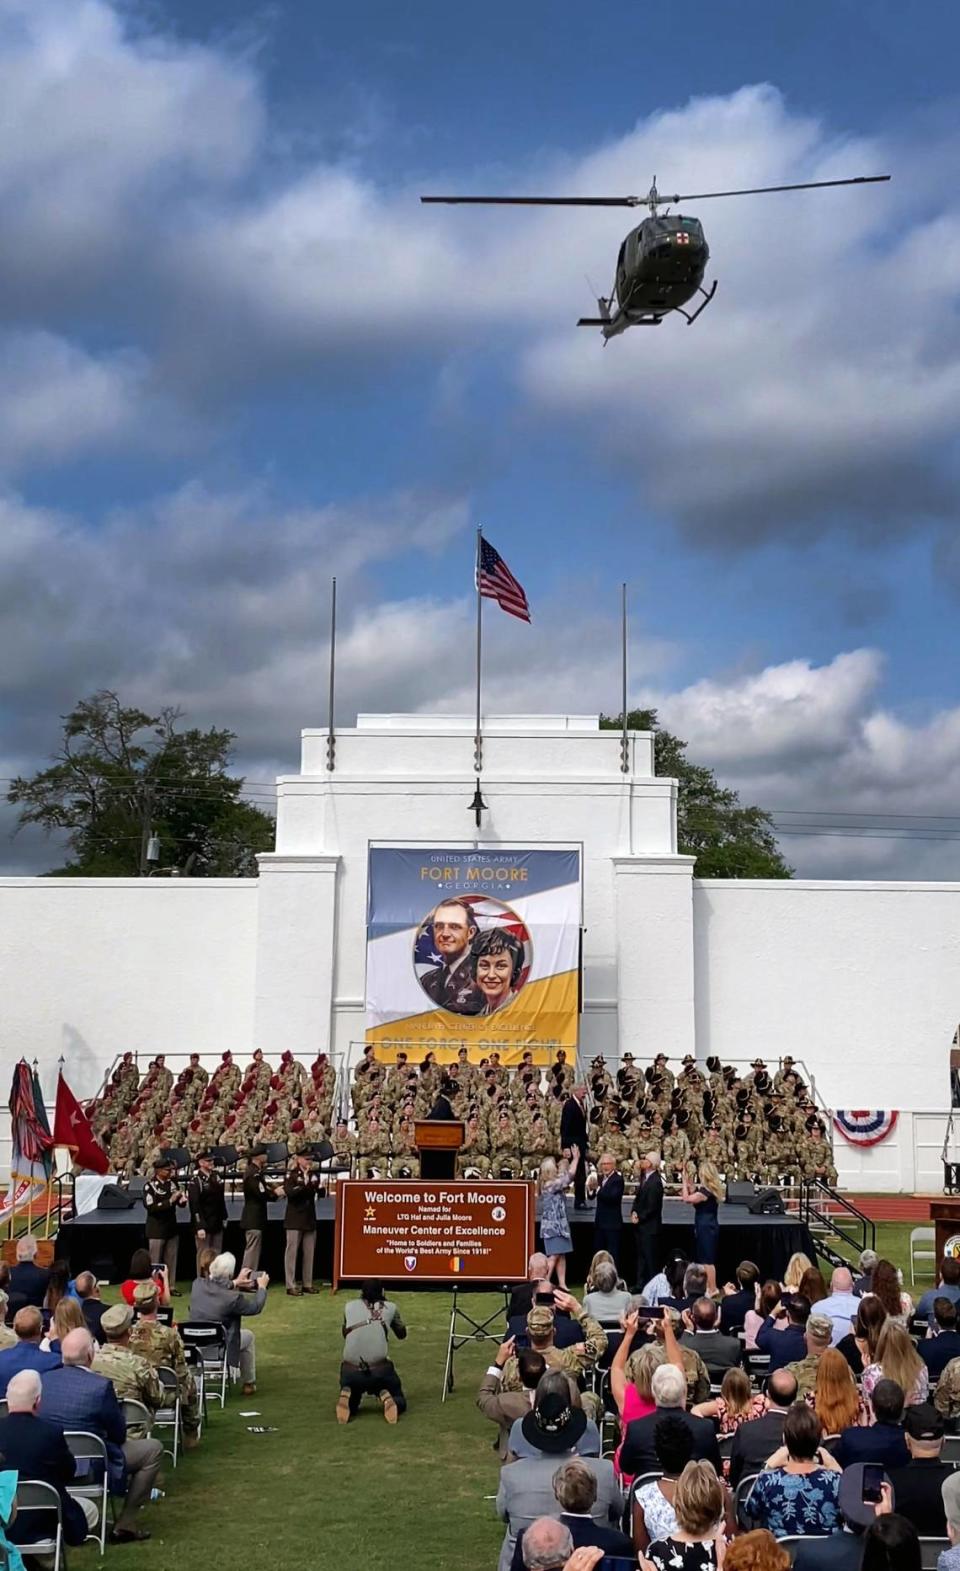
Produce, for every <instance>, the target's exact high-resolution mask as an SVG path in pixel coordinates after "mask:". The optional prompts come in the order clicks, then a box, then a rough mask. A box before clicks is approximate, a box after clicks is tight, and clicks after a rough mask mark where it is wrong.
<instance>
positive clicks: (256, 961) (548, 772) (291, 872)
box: [0, 715, 960, 1190]
mask: <svg viewBox="0 0 960 1571" xmlns="http://www.w3.org/2000/svg"><path fill="white" fill-rule="evenodd" d="M484 727H485V739H484V769H483V795H484V799H485V801H486V803H487V810H486V811H485V813H484V821H483V828H482V830H481V831H480V835H479V837H477V835H476V832H475V830H474V825H473V819H472V816H471V814H470V812H469V803H470V801H471V798H472V796H473V790H474V777H473V767H472V766H473V722H472V720H471V719H467V718H462V717H456V716H423V715H414V716H408V715H390V716H361V717H360V718H359V720H358V724H357V727H356V728H355V729H352V730H349V731H343V732H340V733H338V736H337V747H336V769H335V770H334V771H332V772H331V771H328V770H327V768H326V742H327V739H326V733H325V732H321V731H305V732H304V733H303V745H302V764H301V773H300V774H299V775H294V776H288V777H283V778H281V779H280V781H279V782H278V820H277V840H276V851H275V852H272V853H270V854H268V855H266V856H264V857H261V859H260V877H259V878H258V879H252V880H192V879H180V880H168V879H156V878H155V879H148V880H114V879H92V880H91V879H0V990H2V993H0V996H2V998H3V1035H2V1044H3V1045H2V1059H0V1064H2V1073H3V1075H4V1083H3V1084H4V1098H3V1100H5V1087H6V1084H7V1083H8V1080H7V1076H8V1075H9V1073H10V1071H11V1069H12V1066H13V1064H14V1062H15V1061H16V1060H17V1059H18V1058H19V1057H20V1056H21V1055H24V1056H26V1057H27V1058H28V1059H31V1060H32V1059H34V1058H36V1059H37V1060H38V1062H39V1066H40V1070H41V1076H42V1079H43V1082H44V1085H45V1087H46V1088H48V1090H52V1087H53V1084H54V1083H55V1079H56V1063H57V1059H58V1058H59V1056H60V1055H61V1053H62V1054H63V1056H64V1059H65V1061H66V1063H67V1065H68V1067H69V1077H70V1078H71V1081H72V1083H73V1084H74V1088H75V1090H76V1091H77V1092H78V1093H79V1094H80V1095H90V1094H91V1093H92V1092H93V1091H94V1090H95V1089H96V1087H97V1085H98V1084H99V1082H100V1080H101V1078H102V1075H103V1073H104V1071H105V1070H106V1069H107V1068H108V1067H109V1065H110V1064H111V1062H112V1061H113V1059H114V1057H115V1056H116V1054H118V1053H120V1052H123V1051H125V1050H127V1049H131V1048H134V1049H136V1050H137V1051H138V1053H139V1054H140V1055H142V1056H144V1057H148V1056H152V1055H153V1054H155V1053H157V1052H161V1051H166V1052H168V1053H170V1054H183V1053H188V1052H191V1051H198V1052H200V1053H201V1054H203V1055H204V1058H205V1060H206V1061H207V1063H208V1066H210V1067H212V1064H213V1062H214V1055H219V1054H220V1053H221V1052H222V1051H223V1050H224V1049H225V1048H227V1047H229V1048H232V1049H233V1050H234V1051H235V1052H236V1053H237V1054H238V1056H240V1057H243V1056H244V1055H246V1054H248V1053H249V1052H250V1051H252V1049H253V1047H254V1046H260V1047H262V1048H263V1049H264V1051H265V1052H266V1053H267V1055H268V1056H270V1057H274V1058H275V1057H276V1056H277V1055H279V1053H280V1052H281V1051H283V1050H284V1049H285V1048H290V1049H291V1050H292V1051H294V1052H295V1053H297V1054H298V1055H299V1056H300V1057H302V1058H304V1059H309V1058H312V1057H313V1056H314V1055H315V1054H316V1053H317V1052H318V1051H320V1050H322V1049H326V1048H328V1047H330V1046H331V1045H332V1047H333V1051H334V1053H335V1054H336V1055H337V1057H338V1058H339V1059H340V1060H341V1061H342V1062H346V1061H347V1060H348V1059H349V1058H351V1057H352V1056H354V1055H355V1054H356V1053H357V1052H358V1051H359V1043H360V1041H361V1040H362V1036H363V1027H364V1006H363V998H364V966H365V926H366V895H367V856H368V851H369V847H370V845H371V844H391V843H392V844H398V845H413V844H417V843H421V844H423V845H425V846H429V845H432V846H437V847H441V846H448V847H457V846H460V847H466V848H471V847H476V848H482V849H494V848H496V849H504V850H506V849H511V848H513V849H518V848H522V847H535V846H537V845H550V846H555V847H577V848H579V849H580V851H581V860H582V869H583V981H584V1013H583V1018H582V1027H581V1053H582V1054H583V1055H584V1056H585V1057H589V1056H590V1055H592V1054H593V1053H596V1052H604V1053H605V1054H607V1055H608V1057H609V1058H610V1059H613V1060H615V1059H616V1058H617V1056H618V1054H619V1052H620V1051H621V1050H626V1049H627V1048H629V1049H630V1050H631V1051H632V1052H634V1053H635V1054H636V1055H637V1056H638V1057H641V1058H649V1057H652V1055H653V1054H654V1053H656V1052H660V1051H664V1052H667V1053H668V1054H669V1055H670V1056H671V1058H679V1057H681V1056H682V1055H683V1054H684V1053H687V1052H695V1053H696V1054H697V1056H698V1057H699V1058H700V1059H704V1058H706V1057H708V1056H709V1055H710V1054H717V1055H718V1056H719V1057H720V1058H722V1059H724V1060H736V1061H740V1062H743V1061H744V1060H746V1061H749V1060H751V1059H753V1058H754V1057H756V1056H757V1055H759V1056H760V1057H762V1058H764V1059H766V1060H767V1062H768V1063H773V1062H774V1061H775V1060H776V1059H778V1058H779V1057H781V1056H782V1055H783V1054H784V1053H787V1052H790V1053H792V1054H793V1056H794V1057H795V1058H797V1059H799V1060H802V1062H803V1063H804V1064H805V1065H806V1066H807V1068H808V1070H809V1072H810V1073H811V1074H812V1075H813V1076H814V1077H815V1080H816V1086H817V1090H818V1092H819V1093H820V1096H821V1097H822V1099H823V1100H824V1101H825V1102H826V1103H827V1104H828V1105H829V1106H831V1107H838V1106H839V1107H845V1108H857V1107H863V1106H869V1107H881V1108H898V1109H900V1110H901V1112H902V1116H901V1119H900V1124H899V1126H898V1128H897V1130H896V1131H895V1132H894V1134H893V1135H892V1136H891V1138H890V1139H889V1140H888V1141H886V1142H884V1144H883V1145H881V1146H879V1147H876V1148H873V1149H872V1150H870V1151H866V1152H863V1151H860V1150H855V1149H853V1148H851V1147H848V1146H845V1145H844V1144H843V1143H842V1142H840V1141H838V1149H837V1158H838V1163H839V1166H840V1170H841V1181H842V1182H844V1183H846V1184H848V1185H849V1186H850V1187H851V1188H860V1189H874V1190H883V1189H899V1188H904V1189H913V1188H921V1189H923V1188H926V1189H929V1188H937V1187H939V1183H940V1176H941V1175H940V1167H939V1151H940V1145H941V1143H942V1140H943V1132H944V1127H945V1113H946V1109H947V1107H948V1105H949V1070H948V1065H949V1049H950V1041H951V1038H952V1036H953V1033H954V1030H955V1028H956V1022H957V1019H958V1007H957V1002H958V997H957V995H958V989H957V978H958V969H960V968H958V960H960V885H955V884H918V885H912V884H869V883H862V884H854V883H843V884H838V883H828V882H822V883H814V882H807V881H783V882H771V883H767V882H755V881H750V880H743V881H738V882H725V881H707V882H702V883H698V882H696V881H695V880H694V879H693V877H692V863H691V860H690V858H688V857H683V856H679V855H678V854H677V850H676V784H675V782H674V781H671V780H664V779H660V778H656V777H654V775H653V772H652V771H653V749H652V738H651V737H650V736H649V735H648V734H645V733H633V734H631V736H630V738H629V742H628V769H627V772H626V773H623V772H622V771H621V767H620V765H621V755H620V737H619V734H618V733H616V732H609V731H600V730H599V728H598V722H597V719H596V717H595V716H576V715H575V716H519V717H516V716H502V717H501V716H491V717H487V718H486V719H485V722H484ZM5 1132H6V1131H5V1130H3V1129H0V1147H2V1146H3V1145H4V1144H5V1142H4V1141H3V1135H4V1134H5ZM3 1159H4V1150H3V1149H2V1148H0V1167H2V1166H3V1165H4V1161H3Z"/></svg>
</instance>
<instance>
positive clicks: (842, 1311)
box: [810, 1266, 860, 1347]
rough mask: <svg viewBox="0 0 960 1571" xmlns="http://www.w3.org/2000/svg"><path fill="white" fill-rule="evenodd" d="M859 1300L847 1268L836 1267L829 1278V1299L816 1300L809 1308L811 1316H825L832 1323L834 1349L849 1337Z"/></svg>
mask: <svg viewBox="0 0 960 1571" xmlns="http://www.w3.org/2000/svg"><path fill="white" fill-rule="evenodd" d="M859 1308H860V1300H859V1298H858V1297H857V1295H856V1293H855V1292H854V1291H853V1275H852V1273H851V1272H850V1270H849V1269H848V1267H847V1266H837V1268H836V1270H835V1271H834V1273H833V1275H832V1277H831V1278H830V1296H829V1298H821V1299H818V1300H817V1302H816V1303H815V1304H813V1305H812V1306H811V1309H810V1313H811V1314H812V1315H826V1317H827V1319H828V1320H832V1321H833V1336H832V1337H831V1339H830V1340H831V1342H832V1344H833V1346H834V1347H836V1345H837V1343H838V1342H840V1341H842V1340H843V1338H844V1337H845V1336H849V1335H850V1332H851V1331H852V1330H853V1322H854V1318H855V1316H856V1313H857V1310H858V1309H859Z"/></svg>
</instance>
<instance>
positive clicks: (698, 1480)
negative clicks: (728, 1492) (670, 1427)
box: [641, 1462, 724, 1571]
mask: <svg viewBox="0 0 960 1571" xmlns="http://www.w3.org/2000/svg"><path fill="white" fill-rule="evenodd" d="M673 1508H674V1511H675V1513H676V1517H677V1526H676V1529H675V1531H674V1532H673V1533H671V1534H670V1535H669V1536H668V1537H667V1538H658V1539H655V1540H654V1541H653V1543H652V1544H650V1546H649V1547H648V1548H647V1549H646V1551H645V1552H644V1556H643V1560H642V1562H641V1563H642V1565H643V1567H644V1571H646V1568H647V1567H648V1566H650V1567H653V1568H654V1571H679V1568H682V1571H708V1568H712V1567H713V1566H715V1565H716V1564H717V1558H718V1557H717V1539H718V1538H719V1537H721V1535H722V1534H723V1528H724V1495H723V1488H722V1486H721V1483H720V1480H719V1478H718V1477H717V1475H716V1473H715V1472H714V1470H713V1468H712V1467H711V1466H710V1464H709V1462H688V1463H687V1465H686V1467H685V1468H684V1470H683V1472H682V1473H681V1474H680V1477H679V1478H678V1480H677V1488H676V1492H675V1494H674V1497H673Z"/></svg>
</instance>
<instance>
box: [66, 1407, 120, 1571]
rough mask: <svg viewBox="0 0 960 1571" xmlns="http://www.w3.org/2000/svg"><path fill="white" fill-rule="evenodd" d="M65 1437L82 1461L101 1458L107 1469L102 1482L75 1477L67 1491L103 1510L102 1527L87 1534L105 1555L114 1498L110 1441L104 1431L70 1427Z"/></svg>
mask: <svg viewBox="0 0 960 1571" xmlns="http://www.w3.org/2000/svg"><path fill="white" fill-rule="evenodd" d="M63 1438H64V1439H65V1440H66V1442H67V1447H68V1449H69V1451H70V1455H71V1456H72V1457H75V1458H76V1460H77V1461H78V1462H99V1463H100V1466H101V1467H102V1469H103V1476H102V1477H101V1479H100V1481H99V1483H98V1482H97V1480H96V1479H95V1478H92V1479H91V1481H90V1482H89V1483H88V1484H84V1483H78V1482H76V1481H74V1482H73V1483H72V1484H68V1485H67V1494H68V1495H73V1497H74V1499H75V1500H92V1501H93V1502H94V1504H95V1505H96V1507H97V1509H98V1510H99V1512H100V1531H99V1532H98V1533H88V1534H87V1538H88V1539H91V1538H92V1539H93V1540H94V1541H95V1542H96V1543H98V1544H99V1545H100V1553H101V1554H102V1555H104V1554H106V1552H107V1512H108V1510H109V1501H110V1480H109V1478H108V1476H107V1475H108V1472H109V1463H108V1461H107V1447H106V1444H105V1442H104V1441H103V1439H102V1438H101V1436H100V1435H93V1434H91V1433H90V1432H89V1430H86V1429H67V1430H65V1431H64V1436H63Z"/></svg>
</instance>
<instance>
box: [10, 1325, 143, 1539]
mask: <svg viewBox="0 0 960 1571" xmlns="http://www.w3.org/2000/svg"><path fill="white" fill-rule="evenodd" d="M95 1351H96V1343H95V1342H94V1340H93V1337H92V1336H91V1335H90V1333H89V1331H86V1330H84V1331H71V1332H70V1334H69V1336H67V1337H66V1338H65V1340H64V1343H63V1349H62V1355H63V1366H62V1368H59V1369H51V1370H50V1371H49V1372H48V1373H47V1374H46V1375H44V1376H43V1377H42V1378H43V1392H42V1395H41V1399H40V1417H41V1418H46V1419H49V1421H50V1422H51V1423H52V1424H58V1425H59V1426H60V1428H61V1429H85V1430H88V1431H89V1432H90V1433H91V1434H94V1435H99V1436H100V1438H101V1439H102V1440H103V1441H104V1443H105V1444H106V1447H107V1463H108V1472H109V1479H110V1490H111V1493H112V1494H116V1495H125V1498H124V1502H123V1509H122V1510H121V1512H120V1514H119V1516H118V1517H117V1520H116V1523H115V1525H114V1528H113V1531H112V1532H111V1534H110V1542H111V1543H112V1544H131V1543H141V1542H143V1541H144V1540H145V1539H148V1538H149V1537H150V1534H149V1533H148V1532H147V1531H146V1530H145V1529H144V1528H141V1527H138V1526H137V1512H138V1511H139V1510H140V1508H141V1506H143V1505H145V1504H146V1502H147V1501H148V1500H149V1499H150V1492H151V1490H152V1489H153V1487H154V1485H155V1483H156V1480H157V1474H158V1473H159V1471H160V1462H161V1459H162V1457H163V1447H162V1446H161V1444H160V1441H159V1440H129V1439H127V1426H126V1422H125V1420H124V1417H123V1413H122V1412H121V1409H120V1404H119V1403H118V1401H117V1396H116V1392H115V1391H114V1389H113V1386H112V1385H111V1384H110V1381H109V1380H107V1379H105V1378H104V1376H103V1375H97V1374H94V1372H93V1367H92V1365H93V1358H94V1353H95Z"/></svg>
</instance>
